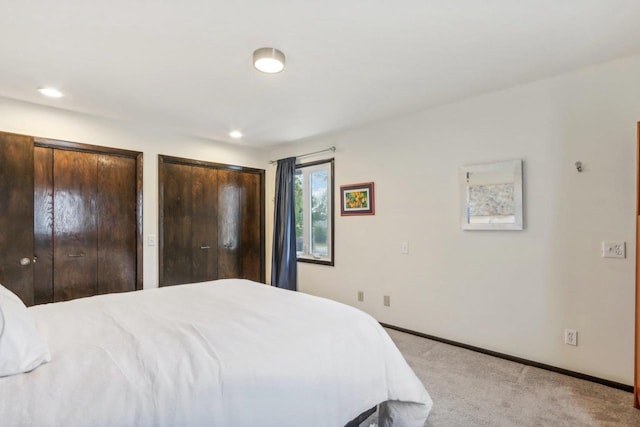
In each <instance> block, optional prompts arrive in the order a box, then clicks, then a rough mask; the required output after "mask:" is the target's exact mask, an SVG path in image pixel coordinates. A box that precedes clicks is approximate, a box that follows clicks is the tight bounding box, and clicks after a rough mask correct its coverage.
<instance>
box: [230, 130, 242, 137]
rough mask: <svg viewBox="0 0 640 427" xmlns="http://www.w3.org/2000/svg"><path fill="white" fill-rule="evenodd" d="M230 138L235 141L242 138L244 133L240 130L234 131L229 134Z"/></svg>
mask: <svg viewBox="0 0 640 427" xmlns="http://www.w3.org/2000/svg"><path fill="white" fill-rule="evenodd" d="M229 136H230V137H231V138H235V139H238V138H242V132H240V131H239V130H233V131H231V132H230V133H229Z"/></svg>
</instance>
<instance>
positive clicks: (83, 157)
mask: <svg viewBox="0 0 640 427" xmlns="http://www.w3.org/2000/svg"><path fill="white" fill-rule="evenodd" d="M97 166H98V156H97V155H96V154H89V153H82V152H74V151H64V150H56V151H55V152H54V155H53V171H54V177H55V179H54V184H53V199H54V200H53V206H54V226H53V227H54V244H55V250H54V259H53V263H54V271H53V283H54V291H53V299H54V301H65V300H69V299H74V298H80V297H85V296H90V295H95V294H96V293H97V278H98V277H97V275H98V272H97V265H98V262H97V257H98V251H97V246H98V233H97V228H98V227H97V220H96V198H97V196H96V195H97V182H98V177H97V170H98V167H97Z"/></svg>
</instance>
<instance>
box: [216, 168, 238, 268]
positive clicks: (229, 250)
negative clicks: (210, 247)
mask: <svg viewBox="0 0 640 427" xmlns="http://www.w3.org/2000/svg"><path fill="white" fill-rule="evenodd" d="M242 193H243V189H242V175H241V174H240V173H239V172H235V171H229V170H220V171H218V230H219V233H218V247H219V252H218V277H219V278H220V279H228V278H237V277H242V259H241V258H242V240H241V236H242V227H243V224H242V214H243V212H242V211H243V206H242V202H243V194H242Z"/></svg>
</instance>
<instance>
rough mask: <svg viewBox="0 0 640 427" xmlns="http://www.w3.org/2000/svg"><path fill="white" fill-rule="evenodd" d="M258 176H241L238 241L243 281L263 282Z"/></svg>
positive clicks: (252, 174)
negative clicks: (240, 221) (240, 217)
mask: <svg viewBox="0 0 640 427" xmlns="http://www.w3.org/2000/svg"><path fill="white" fill-rule="evenodd" d="M260 200H261V186H260V175H257V174H254V173H243V174H242V228H241V233H240V236H241V237H240V241H241V245H242V257H241V262H242V276H241V277H243V278H245V279H250V280H255V281H256V282H259V281H261V280H263V277H262V271H263V259H264V256H263V255H262V251H263V247H262V245H261V242H262V237H261V233H262V221H261V218H262V215H261V209H262V205H261V204H260Z"/></svg>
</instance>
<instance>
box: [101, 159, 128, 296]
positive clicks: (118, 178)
mask: <svg viewBox="0 0 640 427" xmlns="http://www.w3.org/2000/svg"><path fill="white" fill-rule="evenodd" d="M96 211H97V224H98V230H97V231H98V284H97V287H98V293H99V294H105V293H111V292H128V291H134V290H135V289H136V268H137V245H136V243H137V242H136V231H137V226H136V222H137V221H136V160H135V159H134V158H131V157H121V156H114V155H105V154H99V155H98V194H97V199H96Z"/></svg>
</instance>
